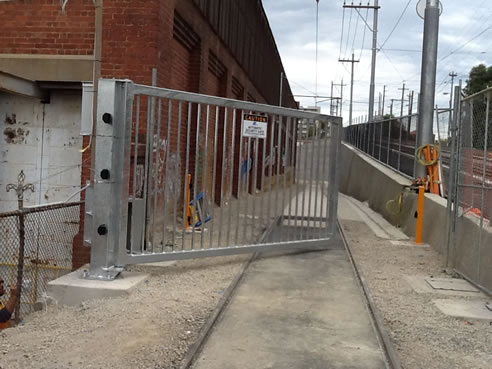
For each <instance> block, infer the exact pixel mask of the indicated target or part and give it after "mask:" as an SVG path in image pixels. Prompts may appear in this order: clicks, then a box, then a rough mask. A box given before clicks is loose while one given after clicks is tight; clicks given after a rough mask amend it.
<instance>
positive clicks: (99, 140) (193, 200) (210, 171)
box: [84, 80, 342, 279]
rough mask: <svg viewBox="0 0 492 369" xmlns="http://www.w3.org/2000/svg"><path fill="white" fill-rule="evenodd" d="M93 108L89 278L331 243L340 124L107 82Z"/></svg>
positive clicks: (268, 108) (282, 110)
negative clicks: (140, 266)
mask: <svg viewBox="0 0 492 369" xmlns="http://www.w3.org/2000/svg"><path fill="white" fill-rule="evenodd" d="M98 107H99V108H98V112H97V127H96V130H97V136H96V138H95V143H94V144H95V166H94V171H95V172H94V177H95V181H94V183H93V184H92V185H91V187H90V189H89V192H88V193H87V200H86V219H85V236H84V239H85V242H86V244H87V245H88V246H90V247H91V268H90V277H91V278H99V279H111V278H114V276H115V275H117V273H118V272H119V271H120V270H121V268H122V267H124V266H125V265H128V264H135V263H145V262H155V261H165V260H177V259H188V258H198V257H206V256H218V255H232V254H238V253H250V252H256V251H266V250H277V249H285V248H313V247H317V246H323V245H327V243H328V241H329V240H330V239H331V238H332V236H333V235H334V234H335V231H336V214H337V199H338V190H337V180H338V172H337V163H338V153H339V145H340V135H341V124H342V122H341V118H339V117H332V116H326V115H322V114H316V113H310V112H305V111H301V110H294V109H287V108H280V107H275V106H268V105H262V104H256V103H250V102H243V101H237V100H230V99H223V98H218V97H212V96H205V95H198V94H193V93H186V92H181V91H174V90H168V89H163V88H156V87H150V86H143V85H137V84H134V83H132V82H131V81H118V80H101V81H100V83H99V96H98Z"/></svg>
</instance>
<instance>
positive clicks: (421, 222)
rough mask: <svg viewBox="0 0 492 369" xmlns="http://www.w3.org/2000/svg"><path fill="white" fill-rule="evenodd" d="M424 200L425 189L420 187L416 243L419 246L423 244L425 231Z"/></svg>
mask: <svg viewBox="0 0 492 369" xmlns="http://www.w3.org/2000/svg"><path fill="white" fill-rule="evenodd" d="M424 200H425V188H424V186H419V202H418V206H417V231H416V233H415V243H416V244H417V245H421V244H422V231H423V229H424Z"/></svg>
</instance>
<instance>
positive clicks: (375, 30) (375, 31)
mask: <svg viewBox="0 0 492 369" xmlns="http://www.w3.org/2000/svg"><path fill="white" fill-rule="evenodd" d="M343 7H344V8H352V9H374V17H373V25H372V63H371V84H370V86H369V122H372V121H373V118H374V89H375V87H376V84H375V79H376V54H377V52H378V48H377V47H378V10H379V8H380V6H379V0H374V5H369V4H368V5H362V4H359V5H354V4H350V5H343Z"/></svg>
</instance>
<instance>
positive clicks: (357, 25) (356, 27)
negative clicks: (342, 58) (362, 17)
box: [352, 17, 366, 50]
mask: <svg viewBox="0 0 492 369" xmlns="http://www.w3.org/2000/svg"><path fill="white" fill-rule="evenodd" d="M358 28H359V17H357V20H356V21H355V32H354V38H353V39H352V50H353V49H354V45H355V39H356V37H357V29H358ZM365 29H366V27H364V30H365Z"/></svg>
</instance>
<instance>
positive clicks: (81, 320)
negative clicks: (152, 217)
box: [0, 191, 282, 369]
mask: <svg viewBox="0 0 492 369" xmlns="http://www.w3.org/2000/svg"><path fill="white" fill-rule="evenodd" d="M279 192H280V194H282V191H279ZM252 199H253V197H252V196H251V195H249V196H248V197H245V198H244V199H243V200H242V205H241V206H242V208H241V209H244V203H245V202H249V203H250V204H251V202H252ZM256 203H257V205H256V206H257V209H256V211H257V213H256V214H257V215H258V214H259V211H260V209H262V211H263V214H266V207H267V206H268V204H269V202H268V192H267V193H265V194H262V195H258V196H257V198H256ZM228 206H230V207H232V210H234V211H235V209H236V206H237V202H233V203H231V204H229V205H228ZM249 208H250V211H251V205H250V207H249ZM225 209H226V210H225V211H224V213H223V217H224V219H226V217H227V214H228V212H227V209H228V207H226V208H225ZM242 212H243V210H241V214H240V217H239V218H238V219H235V222H241V224H242V225H246V226H247V232H244V234H243V232H242V228H241V232H240V236H239V242H242V243H243V244H248V243H254V242H256V241H257V240H258V239H259V237H260V236H261V234H262V233H263V232H264V230H265V225H266V224H268V222H267V220H266V217H264V218H263V221H262V222H260V221H259V220H258V219H257V218H255V219H253V218H252V217H251V216H245V215H244V214H242ZM219 214H220V211H218V210H217V209H216V216H217V217H219ZM218 222H222V223H224V222H225V223H224V224H227V221H226V220H223V219H220V218H219V219H218ZM235 222H233V224H232V226H235V224H236V223H235ZM216 228H217V226H216ZM233 229H234V228H233ZM224 232H225V231H224ZM217 233H218V232H217V229H216V230H215V233H214V234H213V235H214V237H213V242H214V243H216V242H217ZM190 237H191V235H187V238H190ZM223 237H226V235H225V234H224V236H223ZM200 239H201V235H199V234H196V235H195V242H196V244H195V247H199V245H200ZM209 239H210V237H209V233H208V232H205V233H204V240H205V241H204V247H205V248H207V247H209V242H210V241H209ZM255 240H256V241H255ZM187 242H188V241H187ZM223 242H224V241H223ZM188 243H189V242H188ZM250 257H251V255H240V256H228V257H214V258H206V259H195V260H188V261H178V262H176V263H175V264H173V265H170V266H166V267H156V266H151V265H138V266H130V267H129V268H127V270H129V271H138V272H144V273H148V274H149V278H148V279H147V280H146V281H145V283H144V284H142V285H139V286H138V288H136V289H135V290H133V291H132V293H131V294H130V295H129V296H125V297H119V298H112V299H105V300H103V299H101V300H94V301H89V302H84V303H82V304H81V305H80V306H77V307H66V306H63V307H62V306H57V305H48V307H47V311H40V312H36V313H33V314H30V315H28V316H26V317H25V319H24V322H23V324H21V325H19V326H17V327H15V328H11V329H7V330H4V331H1V332H0V369H68V368H70V369H72V368H73V369H103V368H104V369H112V368H114V369H161V368H162V369H174V368H179V366H180V364H181V361H182V360H183V358H184V356H185V354H186V353H187V351H188V348H189V346H190V345H192V344H193V343H194V342H195V340H196V337H197V335H198V333H199V331H200V329H201V328H202V326H203V325H204V323H205V321H206V320H207V318H208V317H209V316H210V314H211V313H212V312H213V310H214V309H215V308H216V306H217V304H218V302H219V300H220V299H221V297H222V296H223V294H224V292H225V290H226V289H227V288H228V287H229V285H230V283H231V281H232V280H233V279H234V277H235V276H236V275H238V273H240V271H241V270H242V269H243V267H244V263H245V262H246V261H247V260H248V259H249V258H250Z"/></svg>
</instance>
